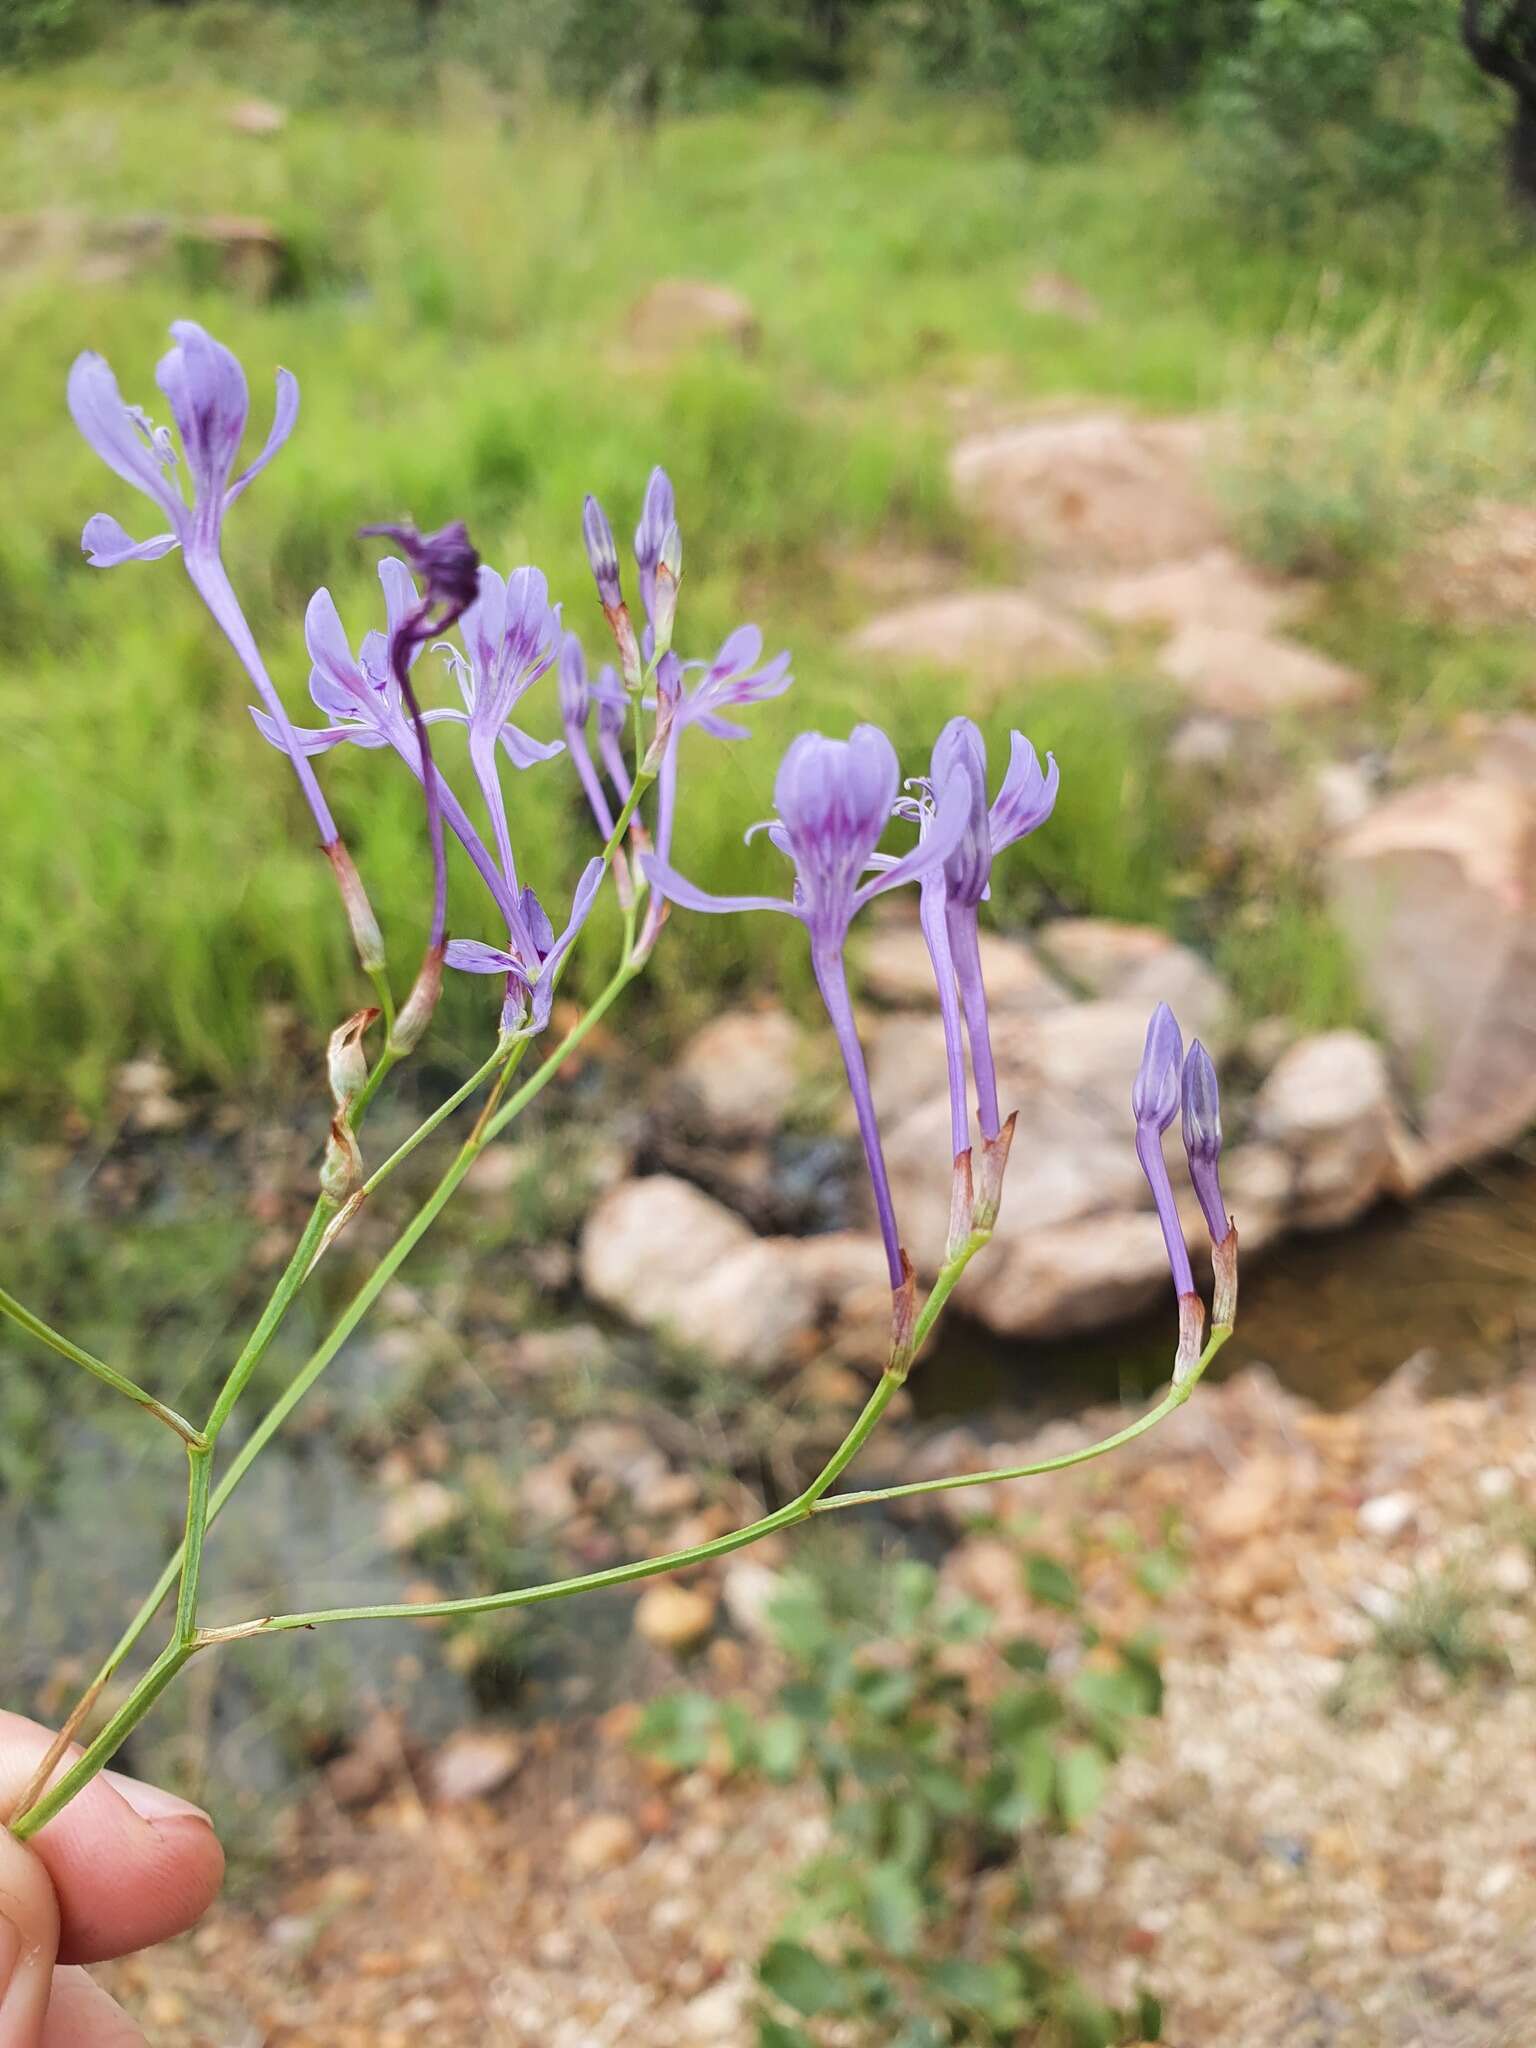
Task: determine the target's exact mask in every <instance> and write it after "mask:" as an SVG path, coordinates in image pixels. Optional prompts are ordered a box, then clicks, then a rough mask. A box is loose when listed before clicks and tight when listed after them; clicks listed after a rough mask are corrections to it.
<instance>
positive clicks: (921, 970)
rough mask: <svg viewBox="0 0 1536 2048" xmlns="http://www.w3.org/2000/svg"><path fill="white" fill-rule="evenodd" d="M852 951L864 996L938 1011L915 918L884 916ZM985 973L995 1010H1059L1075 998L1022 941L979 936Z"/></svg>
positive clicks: (988, 934) (994, 934) (929, 966)
mask: <svg viewBox="0 0 1536 2048" xmlns="http://www.w3.org/2000/svg"><path fill="white" fill-rule="evenodd" d="M857 947H858V950H857V952H856V953H855V955H854V961H855V965H856V967H857V969H858V983H859V987H860V990H861V992H862V993H863V994H865V995H867V996H869V997H870V998H871V999H872V1000H873V1001H875V1002H878V1003H887V1004H890V1005H891V1006H892V1007H893V1008H898V1009H912V1010H937V1007H938V996H937V993H936V991H935V988H934V979H933V962H932V961H931V960H930V959H929V957H928V948H927V945H926V944H925V943H924V940H923V933H922V927H921V926H920V925H919V924H918V922H917V920H916V918H915V917H914V918H911V919H906V918H895V917H891V918H888V919H886V920H885V921H884V922H883V923H880V924H877V925H875V926H874V927H873V928H872V929H870V930H869V931H866V932H864V933H862V934H861V935H860V936H859V938H858V940H857ZM981 972H982V978H983V979H984V980H985V982H986V985H987V1002H988V1005H989V1007H990V1008H991V1009H993V1010H1057V1009H1060V1008H1061V1007H1062V1005H1063V1004H1065V1003H1067V1002H1069V1001H1070V1000H1071V998H1070V997H1069V996H1068V995H1067V992H1066V990H1065V989H1064V988H1063V987H1062V986H1061V984H1060V982H1057V981H1053V980H1052V979H1051V976H1050V975H1049V974H1048V973H1047V972H1046V970H1045V969H1044V968H1043V967H1042V966H1041V965H1040V962H1039V961H1038V960H1037V959H1036V957H1035V954H1034V952H1033V951H1032V949H1031V948H1030V947H1029V946H1027V945H1026V944H1025V943H1024V941H1023V940H1022V939H1010V938H1004V937H1002V936H1001V935H1000V934H999V933H997V932H986V931H984V932H982V934H981Z"/></svg>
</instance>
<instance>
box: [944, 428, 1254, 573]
mask: <svg viewBox="0 0 1536 2048" xmlns="http://www.w3.org/2000/svg"><path fill="white" fill-rule="evenodd" d="M1206 441H1207V431H1206V426H1205V423H1204V422H1203V421H1199V420H1135V419H1132V418H1130V417H1128V416H1127V415H1125V414H1122V413H1115V412H1102V413H1089V414H1079V415H1059V416H1047V417H1044V418H1040V419H1036V420H1029V421H1026V422H1024V423H1023V424H1022V425H1018V426H1012V427H1004V428H1001V429H997V430H989V431H987V432H984V433H979V434H973V435H970V436H968V437H967V438H966V439H965V440H963V441H961V442H960V444H959V445H958V446H957V447H956V448H955V450H954V452H953V454H952V455H951V457H950V479H951V482H952V484H953V487H954V492H955V496H956V498H957V499H958V501H959V503H960V504H961V506H962V507H963V508H964V509H965V510H966V511H967V512H969V513H971V514H972V516H973V517H975V518H976V519H978V520H980V521H981V523H982V524H983V525H985V526H987V527H988V528H989V529H990V530H991V531H992V532H994V533H996V534H998V535H999V536H1001V537H1002V538H1003V539H1005V540H1009V541H1012V542H1015V543H1017V544H1019V545H1020V546H1022V547H1023V548H1025V549H1027V550H1028V551H1029V552H1030V553H1031V554H1035V555H1040V556H1043V557H1045V558H1046V559H1048V560H1053V561H1056V562H1058V563H1062V564H1064V565H1067V566H1071V567H1077V568H1091V567H1099V568H1106V569H1112V568H1143V567H1146V566H1148V565H1150V564H1151V563H1154V562H1163V561H1167V560H1168V559H1169V558H1170V557H1177V556H1182V555H1192V554H1196V553H1199V552H1200V551H1201V550H1202V549H1204V548H1206V547H1209V546H1212V545H1214V544H1215V542H1216V541H1217V539H1218V538H1219V533H1220V518H1219V515H1218V512H1217V508H1216V505H1215V502H1214V500H1213V498H1212V496H1211V493H1210V492H1209V490H1208V489H1207V488H1206V485H1205V483H1204V480H1203V477H1202V474H1201V472H1202V468H1203V462H1204V455H1205V448H1206Z"/></svg>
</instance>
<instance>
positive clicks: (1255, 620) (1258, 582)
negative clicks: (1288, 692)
mask: <svg viewBox="0 0 1536 2048" xmlns="http://www.w3.org/2000/svg"><path fill="white" fill-rule="evenodd" d="M1072 596H1073V598H1074V600H1075V602H1076V603H1078V604H1080V605H1081V606H1082V607H1083V609H1084V610H1085V611H1089V612H1096V613H1097V614H1098V615H1099V616H1100V617H1101V618H1105V619H1112V620H1114V622H1115V623H1116V624H1117V625H1122V626H1153V627H1162V628H1163V629H1164V630H1166V631H1168V632H1178V631H1179V630H1181V629H1182V628H1183V627H1186V626H1218V627H1229V628H1236V629H1237V630H1239V631H1242V632H1245V633H1269V632H1272V631H1273V630H1274V628H1275V627H1276V626H1281V625H1285V624H1287V623H1288V622H1289V621H1290V620H1291V619H1292V618H1293V617H1294V616H1295V615H1296V614H1297V612H1299V611H1301V610H1303V609H1304V608H1305V606H1306V605H1307V603H1308V602H1309V600H1310V597H1311V591H1310V589H1309V587H1308V586H1307V585H1306V584H1304V583H1296V582H1283V581H1281V580H1280V579H1279V578H1278V577H1273V576H1263V575H1261V574H1260V573H1259V571H1258V570H1257V569H1255V568H1253V567H1252V565H1251V564H1249V563H1248V562H1245V561H1244V560H1243V558H1242V556H1241V555H1239V554H1237V553H1235V552H1234V551H1233V549H1231V548H1225V547H1221V548H1207V549H1206V551H1205V552H1204V553H1203V554H1199V555H1193V556H1190V557H1189V558H1188V559H1187V560H1184V561H1179V562H1158V563H1156V564H1154V566H1153V567H1152V568H1150V569H1132V570H1129V571H1127V572H1125V573H1123V574H1121V575H1118V576H1101V577H1098V578H1095V579H1093V580H1091V581H1090V580H1084V581H1081V582H1079V583H1077V584H1076V585H1075V586H1074V587H1073V590H1072Z"/></svg>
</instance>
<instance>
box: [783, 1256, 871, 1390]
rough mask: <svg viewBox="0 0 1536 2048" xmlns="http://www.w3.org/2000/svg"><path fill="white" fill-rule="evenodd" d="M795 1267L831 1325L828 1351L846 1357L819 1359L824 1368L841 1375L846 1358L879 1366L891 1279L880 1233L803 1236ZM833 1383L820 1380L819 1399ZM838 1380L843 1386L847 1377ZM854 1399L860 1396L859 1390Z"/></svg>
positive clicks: (821, 1312)
mask: <svg viewBox="0 0 1536 2048" xmlns="http://www.w3.org/2000/svg"><path fill="white" fill-rule="evenodd" d="M795 1266H796V1272H797V1276H798V1278H799V1280H800V1282H801V1284H802V1285H803V1286H805V1287H806V1288H808V1289H809V1291H810V1294H811V1298H812V1300H813V1302H814V1303H815V1308H816V1312H817V1314H818V1316H819V1318H820V1319H821V1321H822V1322H823V1323H825V1324H827V1325H828V1326H829V1328H830V1336H829V1339H828V1341H829V1344H830V1347H831V1349H832V1350H833V1351H834V1352H835V1353H836V1355H837V1357H838V1358H840V1359H842V1360H844V1361H845V1365H844V1366H834V1365H833V1364H832V1362H831V1361H830V1360H823V1361H822V1363H823V1364H824V1365H825V1366H826V1367H827V1369H828V1371H829V1372H834V1373H838V1374H845V1372H846V1362H851V1363H853V1364H856V1365H867V1366H874V1367H877V1368H878V1367H880V1366H883V1365H884V1363H885V1360H886V1356H887V1354H888V1352H889V1350H890V1344H891V1281H890V1274H889V1272H888V1271H887V1269H886V1263H885V1247H884V1245H883V1243H882V1242H881V1240H880V1238H879V1236H878V1235H877V1234H876V1233H875V1232H874V1231H866V1230H831V1231H824V1232H820V1233H818V1234H817V1235H816V1236H815V1237H807V1238H803V1239H801V1241H800V1242H799V1244H798V1246H797V1248H796V1256H795ZM837 1384H838V1383H834V1382H832V1381H826V1382H824V1383H823V1385H822V1388H821V1393H822V1397H823V1398H825V1397H826V1396H828V1395H830V1394H832V1393H834V1392H835V1391H836V1390H837ZM841 1384H842V1385H843V1386H844V1387H845V1386H846V1379H844V1380H843V1381H842V1382H841ZM807 1391H808V1392H812V1393H814V1392H815V1389H814V1388H811V1389H807ZM855 1398H856V1400H862V1398H863V1394H862V1390H859V1391H858V1392H857V1393H856V1397H855ZM836 1405H841V1404H840V1403H838V1404H836Z"/></svg>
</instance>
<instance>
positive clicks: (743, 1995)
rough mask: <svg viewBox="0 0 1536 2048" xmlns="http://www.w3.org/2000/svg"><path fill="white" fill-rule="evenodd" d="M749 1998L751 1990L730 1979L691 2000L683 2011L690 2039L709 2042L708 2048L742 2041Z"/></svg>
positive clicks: (722, 2046) (719, 2047)
mask: <svg viewBox="0 0 1536 2048" xmlns="http://www.w3.org/2000/svg"><path fill="white" fill-rule="evenodd" d="M747 1997H748V1987H747V1986H746V1985H744V1984H740V1983H737V1982H736V1981H735V1979H734V1978H730V1977H727V1978H724V1979H723V1980H722V1981H721V1982H720V1983H718V1984H713V1985H711V1986H710V1988H709V1990H708V1991H701V1992H700V1993H699V1995H698V1997H697V1998H691V1999H689V2001H688V2003H687V2005H686V2006H684V2008H683V2027H684V2030H685V2033H686V2035H687V2038H688V2039H689V2040H690V2041H700V2042H707V2043H708V2044H709V2048H725V2044H726V2043H728V2042H734V2041H737V2040H740V2039H741V2038H742V2035H741V2027H742V2018H743V2014H744V2013H745V2011H746V2004H747Z"/></svg>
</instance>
